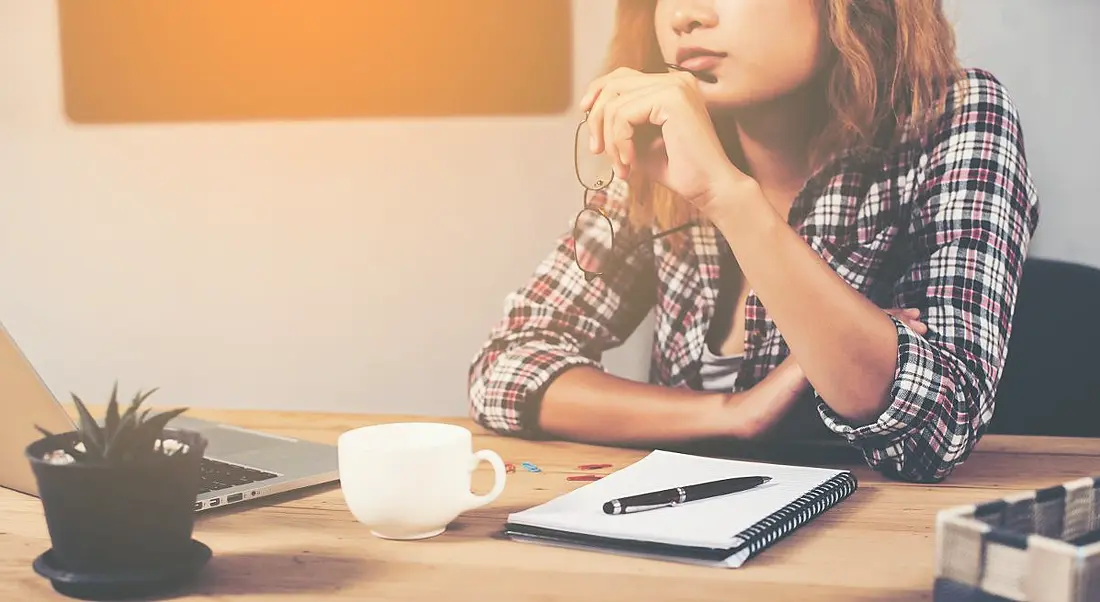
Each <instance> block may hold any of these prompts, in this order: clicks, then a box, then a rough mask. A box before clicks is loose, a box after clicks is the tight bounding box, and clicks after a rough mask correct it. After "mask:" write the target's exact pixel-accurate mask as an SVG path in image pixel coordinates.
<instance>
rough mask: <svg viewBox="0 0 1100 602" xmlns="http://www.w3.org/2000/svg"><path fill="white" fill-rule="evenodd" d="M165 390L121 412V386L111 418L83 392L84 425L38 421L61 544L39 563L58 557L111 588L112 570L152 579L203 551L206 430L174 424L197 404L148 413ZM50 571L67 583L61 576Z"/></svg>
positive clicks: (31, 456) (48, 497)
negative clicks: (198, 538)
mask: <svg viewBox="0 0 1100 602" xmlns="http://www.w3.org/2000/svg"><path fill="white" fill-rule="evenodd" d="M155 391H156V389H151V390H149V391H146V392H142V391H138V392H137V394H135V395H134V398H133V400H132V401H131V403H130V406H129V407H128V408H127V409H126V410H125V412H122V413H121V414H120V412H119V410H120V408H119V403H118V383H117V382H116V383H115V386H114V389H113V390H112V392H111V397H110V400H109V401H108V404H107V411H106V415H105V417H104V419H103V421H102V423H99V422H96V420H95V419H94V418H93V417H92V415H91V414H90V413H89V411H88V408H87V407H86V406H85V405H84V402H83V401H82V400H81V399H80V398H79V397H77V396H76V395H75V394H73V396H72V397H73V402H74V403H75V404H76V410H77V412H78V414H79V427H78V429H77V430H76V431H72V432H67V433H57V434H54V433H50V432H48V431H45V430H44V429H42V428H41V427H38V430H39V431H40V432H41V433H42V434H43V435H44V437H43V438H42V439H39V440H38V441H35V442H34V443H32V444H30V445H29V446H27V448H26V455H27V459H28V460H29V461H30V463H31V468H32V470H33V472H34V475H35V479H36V481H37V483H38V490H39V496H40V498H41V502H42V507H43V509H44V511H45V516H46V524H47V528H48V530H49V534H50V540H51V544H52V548H51V549H50V550H49V551H48V553H47V554H44V555H43V556H42V557H40V558H39V561H42V559H43V558H44V557H47V556H48V561H49V562H48V563H47V564H50V565H51V566H50V567H48V568H49V569H52V570H54V571H55V572H58V571H60V572H63V573H64V574H65V575H69V576H70V577H71V576H72V575H79V576H84V577H85V579H84V581H85V582H87V581H89V580H92V581H95V580H98V581H97V582H99V583H101V584H104V583H102V582H103V579H104V576H114V577H117V578H118V579H119V580H122V581H125V579H123V577H120V576H125V577H126V578H128V579H130V580H131V581H132V580H134V579H137V580H139V581H141V580H142V579H144V580H145V581H148V580H149V579H150V576H151V575H154V576H155V575H162V576H166V577H167V576H171V575H174V574H178V573H179V572H180V571H181V570H187V568H188V567H193V566H194V565H195V564H196V556H202V555H203V550H198V551H197V550H196V544H197V542H194V541H193V540H192V531H193V527H194V519H195V511H194V504H195V497H196V496H197V494H198V492H199V488H200V479H201V473H200V463H201V460H202V457H203V455H204V453H205V451H206V444H207V442H206V439H205V438H204V437H203V436H202V435H201V434H199V433H196V432H193V431H187V430H177V429H168V428H166V425H167V424H168V422H169V421H170V420H171V419H172V418H175V417H176V416H178V415H180V414H182V413H183V412H185V411H186V410H187V408H181V409H176V410H171V411H167V412H164V413H159V414H155V415H152V416H150V415H149V409H148V408H146V409H144V410H142V409H141V405H142V403H143V402H144V401H145V400H146V399H148V397H149V396H150V395H152V394H153V393H154V392H155ZM198 545H199V546H201V544H198ZM201 547H202V548H205V546H201ZM205 553H206V558H208V557H209V548H205ZM206 558H200V559H199V560H198V561H197V562H198V563H199V564H200V565H201V563H203V562H205V560H206ZM39 561H36V570H39V569H41V568H42V567H39V566H38V565H39V563H40V562H39ZM39 572H40V573H41V572H42V570H39ZM47 576H50V578H51V579H52V580H53V581H54V587H55V588H57V587H58V585H59V583H58V579H56V578H54V576H52V575H47ZM104 585H105V584H104ZM119 585H121V583H119Z"/></svg>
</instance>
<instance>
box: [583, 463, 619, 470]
mask: <svg viewBox="0 0 1100 602" xmlns="http://www.w3.org/2000/svg"><path fill="white" fill-rule="evenodd" d="M577 468H579V469H581V470H599V469H601V468H611V465H610V464H581V465H580V466H578V467H577Z"/></svg>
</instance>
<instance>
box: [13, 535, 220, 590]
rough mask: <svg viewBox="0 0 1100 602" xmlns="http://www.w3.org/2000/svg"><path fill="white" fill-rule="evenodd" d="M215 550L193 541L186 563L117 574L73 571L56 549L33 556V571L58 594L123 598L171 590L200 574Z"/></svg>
mask: <svg viewBox="0 0 1100 602" xmlns="http://www.w3.org/2000/svg"><path fill="white" fill-rule="evenodd" d="M212 555H213V553H212V552H211V551H210V548H209V547H208V546H207V545H206V544H204V543H202V542H201V541H197V540H194V539H192V540H191V550H190V557H189V558H188V560H187V562H185V563H177V564H172V565H171V566H166V567H163V568H159V569H150V570H141V571H126V572H114V573H74V572H72V571H67V570H65V569H63V568H61V567H59V566H57V564H56V559H55V558H54V557H53V551H52V549H51V550H46V551H45V552H43V553H42V554H41V555H39V556H38V558H35V559H34V564H33V566H34V572H36V573H38V574H39V575H42V576H43V577H45V578H46V579H49V580H50V583H52V584H53V588H54V589H55V590H57V592H58V593H60V594H63V595H65V596H68V597H70V598H77V599H80V600H124V599H127V598H137V597H145V596H153V595H158V594H163V593H166V592H168V591H171V590H173V589H175V588H177V587H179V586H181V585H183V584H184V583H186V582H187V581H188V580H190V579H191V578H193V577H194V576H195V575H197V574H198V572H199V571H200V570H202V568H203V567H204V566H205V565H206V563H207V561H209V560H210V557H211V556H212Z"/></svg>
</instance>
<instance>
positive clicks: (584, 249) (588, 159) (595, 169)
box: [573, 112, 695, 282]
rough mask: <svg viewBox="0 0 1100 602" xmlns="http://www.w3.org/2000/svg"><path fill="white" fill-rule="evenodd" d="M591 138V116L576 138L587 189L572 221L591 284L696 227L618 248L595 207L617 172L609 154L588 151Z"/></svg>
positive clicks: (577, 254) (577, 253) (576, 253)
mask: <svg viewBox="0 0 1100 602" xmlns="http://www.w3.org/2000/svg"><path fill="white" fill-rule="evenodd" d="M590 138H591V134H590V132H589V129H588V113H587V112H586V113H585V114H584V119H583V120H581V122H580V123H579V124H578V125H577V137H576V140H575V142H574V146H573V164H574V166H575V168H576V173H577V181H578V182H580V184H581V186H583V187H584V200H583V205H582V207H581V210H580V213H578V214H577V217H576V219H575V220H573V257H574V258H575V260H576V262H577V267H579V268H580V269H581V271H582V272H584V277H585V280H587V281H588V282H591V281H592V280H594V279H596V278H597V277H599V276H602V275H604V274H605V273H607V272H608V271H610V270H611V269H612V268H613V267H614V264H615V262H617V261H621V260H622V259H625V258H626V257H628V256H629V255H630V253H632V252H633V251H635V250H636V249H637V248H638V247H640V246H641V245H643V244H645V243H647V242H651V241H653V240H656V239H658V238H661V237H663V236H668V235H669V234H673V233H675V232H679V231H681V230H686V229H687V228H690V227H692V226H694V225H695V224H694V222H689V223H686V224H684V225H682V226H677V227H675V228H672V229H669V230H665V231H663V232H659V233H657V234H651V235H649V236H646V237H644V238H642V239H641V240H638V241H636V242H635V243H634V244H630V245H626V248H625V249H624V248H622V247H623V245H619V246H618V247H617V246H616V244H615V243H616V241H615V227H614V225H613V224H612V222H611V218H610V217H609V216H608V215H607V213H605V212H604V210H603V209H602V208H600V207H599V206H596V205H594V204H593V202H592V201H593V199H594V197H595V196H596V195H598V194H601V193H602V192H603V191H605V190H607V188H608V187H609V186H610V185H611V183H612V182H613V181H614V179H615V170H614V167H613V166H612V163H611V159H609V158H608V157H607V155H606V154H603V153H601V154H598V155H597V154H595V153H593V152H592V151H591V150H590V148H589V140H590Z"/></svg>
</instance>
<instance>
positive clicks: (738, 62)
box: [469, 0, 1038, 482]
mask: <svg viewBox="0 0 1100 602" xmlns="http://www.w3.org/2000/svg"><path fill="white" fill-rule="evenodd" d="M617 19H618V21H617V31H616V34H615V38H614V42H613V45H612V52H611V63H612V66H613V67H614V68H613V69H611V70H610V71H609V72H608V73H607V74H606V75H604V76H603V77H600V78H599V79H597V80H596V81H595V82H594V83H593V84H592V85H591V86H590V87H589V88H588V90H587V91H586V93H585V94H584V96H583V98H582V99H581V102H580V109H581V110H582V111H585V112H587V114H588V117H587V121H586V123H585V126H586V127H583V128H581V130H580V131H581V132H582V133H584V137H587V138H589V140H588V151H590V152H591V153H593V154H594V155H596V156H603V157H608V158H610V160H611V161H612V162H613V164H614V180H613V183H612V185H610V186H604V187H603V188H601V189H599V190H597V191H596V192H595V193H593V194H590V195H589V197H588V201H587V202H588V203H589V206H590V207H591V208H594V209H598V210H599V211H600V212H602V213H603V214H605V215H606V216H607V218H608V220H610V223H611V224H612V225H613V226H614V230H613V233H614V238H613V239H612V240H613V245H612V246H611V248H610V252H611V253H612V254H613V256H614V261H610V262H605V263H603V264H601V268H600V270H597V271H600V272H601V273H599V274H591V273H587V274H586V273H585V271H584V270H582V269H580V268H582V267H586V268H587V266H586V262H588V261H590V260H591V259H592V257H594V256H598V255H601V254H604V253H606V252H607V251H608V250H609V249H608V248H607V245H608V244H610V243H609V242H608V240H609V237H608V236H606V235H605V236H591V235H590V234H587V233H586V232H589V231H590V230H592V229H593V228H597V229H599V219H597V220H595V221H588V222H586V221H585V220H581V219H578V229H577V230H576V231H575V233H574V234H573V235H571V236H564V237H562V238H561V239H560V240H559V241H558V245H557V248H556V249H555V250H554V251H553V252H552V253H551V254H550V255H549V256H548V257H547V258H546V259H545V261H543V262H542V264H541V265H540V266H539V267H538V269H537V271H536V273H535V275H534V277H533V278H532V279H531V281H530V282H528V283H527V284H526V285H525V286H524V287H522V288H520V289H519V290H518V291H516V292H515V293H514V294H512V295H510V296H509V297H508V300H507V305H506V315H505V316H504V318H503V320H502V321H501V322H500V323H499V324H498V325H497V326H496V327H495V328H494V329H493V331H492V332H491V334H490V337H489V340H488V341H487V342H486V343H485V345H484V346H483V348H482V349H481V350H480V352H479V353H478V355H477V356H476V357H475V359H474V362H473V365H472V367H471V369H470V381H469V385H470V402H471V415H472V416H473V417H474V419H475V420H476V421H477V422H479V423H480V424H482V425H484V426H485V427H488V428H490V429H492V430H495V431H498V432H502V433H511V434H516V435H519V436H527V437H534V436H541V437H560V438H567V439H572V440H580V441H587V442H594V443H605V444H665V443H674V442H675V443H682V442H690V441H693V440H697V439H712V438H716V437H717V438H723V437H731V438H737V439H743V440H754V439H760V438H764V437H771V438H778V439H779V440H791V439H794V438H805V437H814V436H818V435H820V434H822V433H825V434H829V433H832V434H835V435H836V436H840V437H842V438H844V439H845V440H847V441H848V442H849V443H850V444H851V445H853V446H856V447H857V448H859V449H860V450H861V451H862V453H863V455H864V457H865V459H866V461H867V463H868V465H870V466H871V467H873V468H874V469H876V470H878V471H880V472H882V473H883V474H885V475H887V476H891V477H894V478H900V479H905V480H910V481H918V482H937V481H940V480H942V479H944V478H945V477H946V476H948V475H949V474H950V473H951V472H952V471H953V470H954V469H955V468H956V467H957V466H958V465H959V464H960V463H961V462H963V461H964V460H965V458H966V457H967V456H968V455H969V453H970V451H971V449H972V448H973V446H974V445H975V443H976V442H977V441H978V439H979V438H980V437H981V435H982V434H983V433H984V431H985V429H986V427H987V424H988V423H989V420H990V418H991V417H992V415H993V407H994V403H993V396H994V392H995V390H996V387H997V383H998V381H999V378H1000V373H1001V367H1002V365H1003V363H1004V357H1005V351H1006V344H1007V342H1008V338H1009V334H1010V322H1011V319H1012V315H1013V308H1014V303H1015V299H1016V290H1017V282H1018V280H1019V277H1020V270H1021V267H1022V264H1023V261H1024V258H1025V256H1026V253H1027V248H1028V245H1029V242H1030V239H1031V236H1032V235H1033V233H1034V231H1035V227H1036V225H1037V221H1038V203H1037V199H1036V193H1035V190H1034V187H1033V183H1032V179H1031V176H1030V174H1029V172H1028V168H1027V163H1026V158H1025V152H1024V144H1023V135H1022V132H1021V129H1020V120H1019V116H1018V114H1017V112H1016V108H1015V107H1014V105H1013V104H1012V102H1011V100H1010V98H1009V96H1008V95H1007V93H1006V91H1005V90H1004V88H1003V87H1002V86H1001V84H1000V83H999V82H998V81H997V80H996V79H994V77H993V76H991V75H990V74H988V73H986V72H983V71H979V70H973V69H963V68H961V67H960V66H958V65H957V64H956V59H955V46H954V37H953V36H954V34H953V32H952V31H951V28H950V25H949V24H948V22H947V20H946V19H945V16H944V14H943V11H942V8H941V6H940V3H939V2H938V1H933V0H926V1H919V2H909V1H906V2H899V1H896V0H855V1H851V0H648V1H645V0H620V2H619V8H618V15H617ZM581 142H584V141H583V140H582V141H581ZM582 181H584V178H583V177H582ZM586 183H587V182H586ZM601 184H603V182H601ZM590 187H593V188H599V186H590ZM584 215H585V216H587V217H588V218H591V217H592V216H594V215H597V214H596V213H593V212H592V211H588V212H586V213H584ZM586 219H587V218H586ZM604 227H606V225H605V226H604ZM670 230H671V231H672V232H671V233H668V232H669V231H670ZM654 233H656V234H657V235H656V236H652V235H653V234H654ZM666 233H667V234H666ZM647 235H649V236H647ZM582 237H583V238H584V240H587V243H586V244H588V245H592V244H594V243H593V241H603V242H602V243H595V244H602V245H604V246H603V247H600V248H596V249H595V250H593V249H592V248H591V247H589V248H587V249H585V248H580V247H578V249H577V251H578V253H577V255H576V256H575V254H574V246H573V244H574V239H576V240H577V241H578V242H581V239H582ZM629 241H641V242H640V243H638V244H632V243H631V242H629ZM650 310H653V312H654V316H655V321H656V322H655V323H656V332H655V341H654V348H653V359H652V366H651V378H650V380H651V382H650V383H637V382H632V381H629V380H626V379H621V378H618V377H615V376H612V375H609V374H607V373H605V372H604V371H603V370H602V369H601V366H600V364H599V359H600V355H601V353H602V352H603V351H605V350H606V349H609V348H612V347H614V346H616V345H619V344H621V343H622V341H623V340H624V339H626V338H627V337H628V336H629V335H630V334H631V333H632V332H633V331H634V330H635V328H636V327H637V326H638V324H639V323H640V321H641V320H642V319H643V318H644V317H645V316H646V314H647V313H648V312H650Z"/></svg>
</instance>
